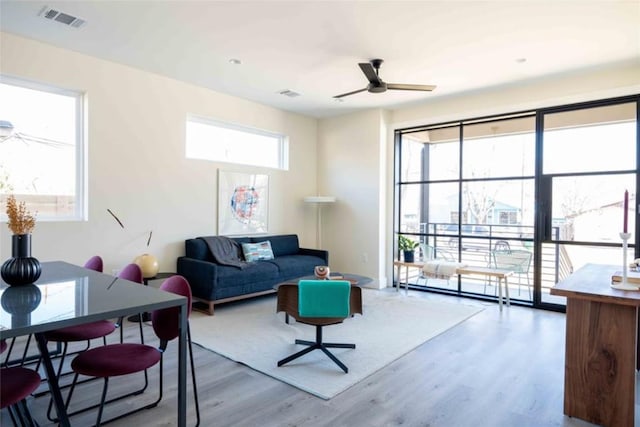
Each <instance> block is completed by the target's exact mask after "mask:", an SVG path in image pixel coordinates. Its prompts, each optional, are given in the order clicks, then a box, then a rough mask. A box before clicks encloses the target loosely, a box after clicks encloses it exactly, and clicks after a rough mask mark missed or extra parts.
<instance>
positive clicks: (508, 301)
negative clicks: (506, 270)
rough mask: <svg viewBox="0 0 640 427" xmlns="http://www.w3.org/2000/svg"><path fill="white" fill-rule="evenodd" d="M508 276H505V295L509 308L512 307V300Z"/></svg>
mask: <svg viewBox="0 0 640 427" xmlns="http://www.w3.org/2000/svg"><path fill="white" fill-rule="evenodd" d="M507 280H508V279H507V276H504V293H505V294H506V296H507V307H511V299H510V298H509V282H508V281H507Z"/></svg>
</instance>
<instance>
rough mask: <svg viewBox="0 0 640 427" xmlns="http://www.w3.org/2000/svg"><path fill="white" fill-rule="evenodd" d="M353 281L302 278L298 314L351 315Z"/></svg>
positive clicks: (299, 286)
mask: <svg viewBox="0 0 640 427" xmlns="http://www.w3.org/2000/svg"><path fill="white" fill-rule="evenodd" d="M350 296H351V282H349V281H347V280H300V282H298V314H299V315H300V316H301V317H342V318H346V317H349V308H350Z"/></svg>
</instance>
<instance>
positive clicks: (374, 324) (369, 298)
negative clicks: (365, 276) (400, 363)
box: [190, 289, 482, 399]
mask: <svg viewBox="0 0 640 427" xmlns="http://www.w3.org/2000/svg"><path fill="white" fill-rule="evenodd" d="M362 298H363V312H364V315H362V316H361V315H359V314H357V315H355V316H354V317H352V318H349V319H347V320H345V321H344V322H343V323H342V324H339V325H332V326H327V327H325V328H323V338H324V341H326V342H343V343H354V344H356V348H355V349H332V351H333V353H334V354H335V355H336V356H337V357H338V358H339V359H340V360H341V361H342V362H343V363H344V364H346V365H347V366H348V367H349V373H348V374H345V373H344V372H343V371H342V370H341V369H340V368H339V367H338V366H337V365H335V364H334V363H333V362H332V361H331V360H330V359H329V358H328V357H327V356H326V355H325V354H324V353H323V352H321V351H319V350H315V351H312V352H311V353H309V354H306V355H305V356H302V357H301V358H299V359H296V360H294V361H291V362H289V363H288V364H287V365H285V366H282V367H278V366H277V362H278V360H280V359H283V358H285V357H287V356H288V355H290V354H293V353H295V352H297V351H299V350H301V349H302V348H303V346H301V345H296V344H295V343H294V342H295V339H296V338H299V339H304V340H311V341H313V340H314V339H315V327H314V326H309V325H304V324H301V323H296V322H295V320H293V319H291V320H290V322H291V323H290V324H286V323H285V322H284V313H276V312H275V308H276V298H275V296H269V297H262V298H257V299H252V300H246V301H242V302H239V303H233V304H227V305H225V304H223V305H220V306H219V307H216V309H215V315H214V316H207V315H205V314H202V313H197V312H193V314H192V317H191V320H190V322H191V335H192V340H193V341H194V342H195V343H197V344H199V345H200V346H202V347H204V348H207V349H209V350H212V351H214V352H216V353H218V354H220V355H222V356H225V357H227V358H229V359H232V360H235V361H237V362H240V363H243V364H245V365H247V366H249V367H251V368H253V369H255V370H257V371H260V372H262V373H264V374H266V375H269V376H271V377H273V378H276V379H278V380H280V381H283V382H285V383H288V384H290V385H292V386H295V387H297V388H299V389H301V390H304V391H306V392H308V393H311V394H314V395H316V396H318V397H321V398H323V399H331V398H332V397H334V396H336V395H337V394H339V393H341V392H342V391H344V390H346V389H347V388H349V387H351V386H352V385H354V384H356V383H357V382H359V381H361V380H362V379H364V378H366V377H367V376H369V375H371V374H373V373H374V372H376V371H378V370H379V369H381V368H383V367H384V366H386V365H388V364H389V363H391V362H393V361H394V360H396V359H397V358H399V357H401V356H402V355H404V354H406V353H408V352H409V351H411V350H413V349H414V348H416V347H417V346H419V345H420V344H422V343H424V342H425V341H427V340H429V339H431V338H433V337H435V336H437V335H439V334H441V333H443V332H445V331H446V330H447V329H450V328H452V327H453V326H455V325H457V324H458V323H460V322H462V321H464V320H465V319H467V318H469V317H470V316H473V315H474V314H476V313H478V312H479V311H481V310H482V309H480V308H476V307H470V306H467V305H462V304H448V303H443V302H435V301H430V300H428V299H425V298H418V297H411V296H407V295H405V294H398V293H396V292H393V293H391V292H385V291H380V290H373V289H363V290H362Z"/></svg>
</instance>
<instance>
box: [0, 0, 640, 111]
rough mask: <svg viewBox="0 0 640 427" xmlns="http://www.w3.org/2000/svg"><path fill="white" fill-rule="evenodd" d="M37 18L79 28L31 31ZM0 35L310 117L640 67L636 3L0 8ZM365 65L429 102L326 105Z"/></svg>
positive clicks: (45, 26)
mask: <svg viewBox="0 0 640 427" xmlns="http://www.w3.org/2000/svg"><path fill="white" fill-rule="evenodd" d="M45 5H47V6H49V7H52V8H54V9H57V10H59V11H61V12H64V13H67V14H70V15H74V16H76V17H78V18H81V19H84V20H86V24H85V25H84V26H83V27H82V28H80V29H74V28H71V27H68V26H65V25H63V24H60V23H58V22H53V21H48V20H46V19H44V18H42V17H39V16H38V12H39V11H40V10H41V9H42V7H43V6H45ZM0 29H1V30H2V31H6V32H9V33H14V34H18V35H21V36H24V37H28V38H32V39H36V40H40V41H43V42H46V43H50V44H52V45H55V46H60V47H63V48H66V49H70V50H74V51H78V52H82V53H85V54H88V55H92V56H96V57H99V58H104V59H107V60H111V61H115V62H119V63H123V64H128V65H130V66H133V67H136V68H141V69H144V70H147V71H151V72H155V73H158V74H162V75H166V76H169V77H172V78H175V79H178V80H182V81H186V82H190V83H193V84H196V85H199V86H204V87H207V88H210V89H213V90H216V91H219V92H223V93H228V94H231V95H235V96H238V97H242V98H246V99H249V100H253V101H256V102H260V103H263V104H267V105H272V106H274V107H277V108H280V109H283V110H287V111H294V112H299V113H301V114H305V115H309V116H314V117H327V116H332V115H338V114H343V113H345V112H351V111H355V110H358V109H364V108H372V107H383V108H397V107H399V106H402V105H407V104H412V103H419V102H425V101H428V100H431V99H436V98H438V97H443V96H450V95H453V94H459V93H461V92H467V91H474V90H481V89H485V88H488V87H493V86H500V85H504V84H514V82H521V83H522V84H526V81H527V80H531V79H539V78H544V77H545V76H552V75H555V74H559V73H566V72H573V71H579V70H582V69H587V68H593V67H598V66H607V65H611V64H615V63H617V62H622V61H630V60H638V59H639V58H640V1H638V0H634V1H614V0H577V1H568V0H551V1H546V0H528V1H524V0H502V1H477V0H476V1H455V0H448V1H375V0H371V1H339V0H338V1H270V0H263V1H186V0H185V1H178V0H174V1H152V0H147V1H103V0H85V1H47V2H43V1H33V0H31V1H25V0H20V1H15V0H0ZM231 58H237V59H240V60H241V61H242V64H241V65H233V64H231V63H229V59H231ZM373 58H382V59H384V60H385V62H384V64H383V65H382V68H381V70H380V76H381V77H382V78H383V79H384V80H385V81H386V82H389V83H415V84H434V85H437V88H436V90H435V91H433V92H430V93H429V92H410V91H387V92H386V93H381V94H372V93H368V92H362V93H359V94H356V95H353V96H349V97H346V98H344V102H342V103H339V102H336V101H335V100H334V99H333V98H332V97H333V96H334V95H337V94H341V93H344V92H349V91H352V90H356V89H361V88H364V87H365V86H366V85H367V80H366V78H365V76H364V74H362V72H361V71H360V68H359V67H358V65H357V64H358V63H359V62H367V61H368V60H370V59H373ZM520 58H524V59H526V61H524V62H519V61H517V60H518V59H520ZM284 89H289V90H292V91H295V92H298V93H300V94H301V96H299V97H297V98H288V97H285V96H283V95H280V94H278V92H280V91H282V90H284Z"/></svg>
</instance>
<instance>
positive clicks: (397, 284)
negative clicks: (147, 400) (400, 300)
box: [396, 265, 402, 292]
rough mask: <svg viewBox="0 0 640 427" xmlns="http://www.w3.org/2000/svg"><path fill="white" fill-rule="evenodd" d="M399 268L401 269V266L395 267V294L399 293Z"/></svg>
mask: <svg viewBox="0 0 640 427" xmlns="http://www.w3.org/2000/svg"><path fill="white" fill-rule="evenodd" d="M401 267H402V266H401V265H398V266H396V280H397V282H396V292H400V268H401Z"/></svg>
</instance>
